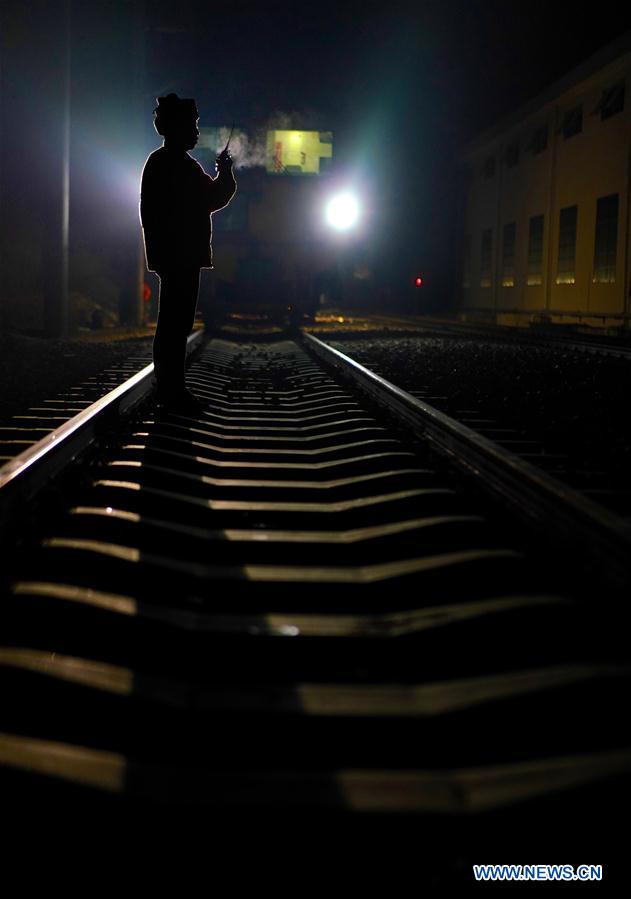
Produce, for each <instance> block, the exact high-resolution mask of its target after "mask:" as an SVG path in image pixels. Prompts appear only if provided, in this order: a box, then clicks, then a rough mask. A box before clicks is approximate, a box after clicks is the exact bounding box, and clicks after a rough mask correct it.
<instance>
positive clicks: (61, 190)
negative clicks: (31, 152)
mask: <svg viewBox="0 0 631 899" xmlns="http://www.w3.org/2000/svg"><path fill="white" fill-rule="evenodd" d="M55 6H56V4H55ZM62 7H63V9H62V16H61V17H60V18H61V29H60V30H61V35H60V37H61V41H60V44H61V46H60V52H59V54H58V51H57V48H56V47H53V48H52V50H51V52H52V53H53V54H54V55H55V57H56V58H55V59H53V60H52V63H53V65H52V67H51V68H52V71H51V78H52V79H53V82H54V83H53V104H52V116H51V120H50V125H51V127H50V131H49V138H50V139H49V142H48V145H47V146H48V150H49V151H50V154H51V158H50V168H49V172H48V173H47V178H46V190H45V192H44V194H45V195H44V197H43V198H42V199H43V202H44V204H45V209H44V221H45V223H46V228H45V230H44V247H43V262H44V271H43V293H44V330H45V332H46V334H47V335H48V336H49V337H64V336H65V335H66V334H67V333H68V239H69V225H70V221H69V220H70V85H71V81H70V75H71V52H72V50H71V0H62ZM53 16H54V10H53ZM51 25H52V26H53V28H54V22H53V23H51ZM55 30H56V29H55ZM53 34H54V31H53ZM57 54H58V55H57ZM55 112H58V116H57V117H56V116H55Z"/></svg>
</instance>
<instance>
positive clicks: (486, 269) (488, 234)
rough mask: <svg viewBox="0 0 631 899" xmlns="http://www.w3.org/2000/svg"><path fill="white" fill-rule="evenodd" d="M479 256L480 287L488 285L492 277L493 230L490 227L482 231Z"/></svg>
mask: <svg viewBox="0 0 631 899" xmlns="http://www.w3.org/2000/svg"><path fill="white" fill-rule="evenodd" d="M480 257H481V258H480V287H490V286H491V280H492V277H493V271H492V269H493V231H492V229H491V228H487V229H486V230H485V231H483V232H482V248H481V253H480Z"/></svg>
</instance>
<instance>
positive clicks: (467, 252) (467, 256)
mask: <svg viewBox="0 0 631 899" xmlns="http://www.w3.org/2000/svg"><path fill="white" fill-rule="evenodd" d="M462 286H463V287H464V288H468V287H471V235H470V234H467V235H466V236H465V239H464V258H463V261H462Z"/></svg>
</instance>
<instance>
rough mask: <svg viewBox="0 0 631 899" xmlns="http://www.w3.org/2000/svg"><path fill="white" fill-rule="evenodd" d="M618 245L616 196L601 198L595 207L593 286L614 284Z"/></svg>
mask: <svg viewBox="0 0 631 899" xmlns="http://www.w3.org/2000/svg"><path fill="white" fill-rule="evenodd" d="M617 243H618V194H611V196H609V197H601V198H600V199H599V200H598V203H597V205H596V240H595V241H594V275H593V278H592V280H593V283H594V284H615V281H616V246H617Z"/></svg>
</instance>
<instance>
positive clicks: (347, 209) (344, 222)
mask: <svg viewBox="0 0 631 899" xmlns="http://www.w3.org/2000/svg"><path fill="white" fill-rule="evenodd" d="M358 217H359V206H358V204H357V200H356V199H355V197H354V196H353V195H352V194H338V195H337V196H336V197H333V199H332V200H329V203H328V205H327V207H326V220H327V222H328V223H329V225H330V226H331V227H332V228H335V229H336V230H337V231H347V230H348V229H349V228H352V227H353V225H354V224H355V223H356V222H357V219H358Z"/></svg>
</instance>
